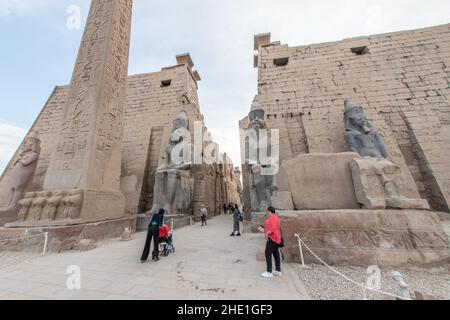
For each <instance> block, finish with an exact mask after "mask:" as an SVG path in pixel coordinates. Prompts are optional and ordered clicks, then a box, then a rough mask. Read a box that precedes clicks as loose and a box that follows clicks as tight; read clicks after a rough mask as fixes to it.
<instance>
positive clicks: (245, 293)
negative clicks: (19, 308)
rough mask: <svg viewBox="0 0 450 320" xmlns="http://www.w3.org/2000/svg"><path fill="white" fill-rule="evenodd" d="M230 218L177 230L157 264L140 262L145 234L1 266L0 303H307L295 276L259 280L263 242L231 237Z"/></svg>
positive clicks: (287, 269) (256, 237)
mask: <svg viewBox="0 0 450 320" xmlns="http://www.w3.org/2000/svg"><path fill="white" fill-rule="evenodd" d="M231 230H232V221H231V216H220V217H216V218H214V219H212V220H210V221H209V225H208V227H204V228H202V227H201V226H200V225H199V224H197V225H194V226H190V227H186V228H183V229H180V230H175V233H174V242H175V246H176V252H175V253H174V254H172V255H171V256H169V257H161V261H160V262H148V263H145V264H141V263H140V261H139V258H140V255H141V251H142V248H143V245H144V240H145V234H144V233H139V234H136V235H134V239H133V240H131V241H129V242H121V241H113V242H110V243H107V244H104V245H102V246H100V247H99V248H97V249H95V250H92V251H89V252H69V253H63V254H58V255H56V254H55V255H49V256H44V257H38V258H35V259H31V260H28V261H23V262H21V263H19V264H16V265H14V266H1V262H0V299H83V300H84V299H87V300H90V299H115V300H123V299H170V300H189V299H192V300H197V299H206V300H212V299H214V300H216V299H219V300H220V299H231V300H240V299H242V300H244V299H249V300H302V299H309V297H308V295H307V293H306V290H305V289H304V286H303V284H302V283H301V282H300V280H299V277H298V275H297V274H296V272H295V271H294V268H293V267H292V266H290V265H286V264H284V265H283V266H282V267H283V272H284V276H283V277H281V278H274V279H263V278H262V277H261V276H260V274H261V273H262V272H263V271H264V269H265V263H264V262H258V261H257V260H256V255H257V252H258V250H259V251H260V250H261V248H262V247H264V244H265V242H264V237H263V235H262V234H244V235H243V236H242V237H235V238H232V237H230V236H229V234H230V233H231ZM71 265H76V266H79V267H80V268H81V289H80V290H69V289H67V286H66V282H67V279H68V277H69V275H68V274H67V273H66V271H67V268H68V267H69V266H71Z"/></svg>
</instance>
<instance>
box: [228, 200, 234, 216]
mask: <svg viewBox="0 0 450 320" xmlns="http://www.w3.org/2000/svg"><path fill="white" fill-rule="evenodd" d="M228 212H229V214H233V213H234V205H233V203H232V202H230V203H229V204H228Z"/></svg>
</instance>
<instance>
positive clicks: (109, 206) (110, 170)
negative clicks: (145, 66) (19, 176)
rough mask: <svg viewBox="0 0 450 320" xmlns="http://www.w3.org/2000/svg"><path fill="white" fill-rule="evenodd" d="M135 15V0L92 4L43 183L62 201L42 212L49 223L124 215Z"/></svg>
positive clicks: (50, 195)
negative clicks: (122, 179)
mask: <svg viewBox="0 0 450 320" xmlns="http://www.w3.org/2000/svg"><path fill="white" fill-rule="evenodd" d="M131 15H132V0H92V2H91V8H90V11H89V16H88V20H87V24H86V27H85V30H84V34H83V38H82V41H81V45H80V49H79V52H78V57H77V61H76V64H75V68H74V71H73V75H72V80H71V82H70V87H69V91H68V95H67V101H66V105H65V112H64V118H63V122H62V126H61V129H60V133H59V136H58V142H57V143H56V144H55V149H54V150H53V153H52V156H51V160H50V165H49V168H48V170H47V173H46V176H45V182H44V190H46V191H48V195H47V198H53V199H55V200H54V202H55V203H56V202H57V200H58V197H59V198H60V199H59V200H60V202H59V205H58V203H56V204H57V205H58V207H57V208H56V209H54V212H53V215H52V214H50V213H49V214H45V208H43V212H42V214H41V217H40V218H41V220H42V221H41V222H42V223H44V224H46V222H45V220H47V221H50V222H52V220H53V223H56V224H61V223H62V224H79V223H88V222H97V221H104V220H110V219H117V218H121V217H123V216H124V215H125V200H124V197H123V195H122V194H121V193H120V188H119V187H120V174H121V143H122V132H123V124H124V103H125V98H126V82H127V77H128V56H129V47H130V32H131ZM47 202H48V203H50V201H47ZM55 206H56V205H55ZM61 206H63V207H64V208H61ZM51 210H52V208H50V209H48V210H47V211H49V212H51ZM49 216H51V218H49ZM30 218H31V219H34V220H36V218H33V217H30Z"/></svg>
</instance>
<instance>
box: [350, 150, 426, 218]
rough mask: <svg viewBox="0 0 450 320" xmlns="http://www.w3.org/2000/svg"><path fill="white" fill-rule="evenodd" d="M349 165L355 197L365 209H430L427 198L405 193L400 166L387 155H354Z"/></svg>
mask: <svg viewBox="0 0 450 320" xmlns="http://www.w3.org/2000/svg"><path fill="white" fill-rule="evenodd" d="M350 168H351V172H352V176H353V184H354V186H355V193H356V198H357V200H358V202H359V203H360V204H362V205H363V206H364V207H365V208H366V209H386V208H397V209H423V210H429V209H430V206H429V205H428V202H427V200H424V199H409V198H407V197H406V196H405V194H404V192H403V190H404V183H403V180H402V175H401V169H400V167H399V166H397V165H396V164H394V163H392V162H391V161H389V160H387V159H380V158H362V159H353V160H352V161H351V162H350Z"/></svg>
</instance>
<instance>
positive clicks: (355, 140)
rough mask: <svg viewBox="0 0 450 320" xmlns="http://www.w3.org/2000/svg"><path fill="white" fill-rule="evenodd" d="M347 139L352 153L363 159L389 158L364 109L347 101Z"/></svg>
mask: <svg viewBox="0 0 450 320" xmlns="http://www.w3.org/2000/svg"><path fill="white" fill-rule="evenodd" d="M345 130H346V134H345V138H346V140H347V144H348V146H349V148H350V150H351V151H353V152H356V153H359V154H360V155H361V156H362V157H374V158H386V159H387V158H389V155H388V153H387V151H386V149H385V147H384V141H383V138H382V137H381V136H380V135H379V133H378V131H377V130H376V129H375V128H374V127H373V126H372V124H371V123H370V122H369V121H368V120H367V119H366V116H365V114H364V110H363V108H362V107H359V106H355V105H354V104H353V103H352V102H350V101H349V100H345Z"/></svg>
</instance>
